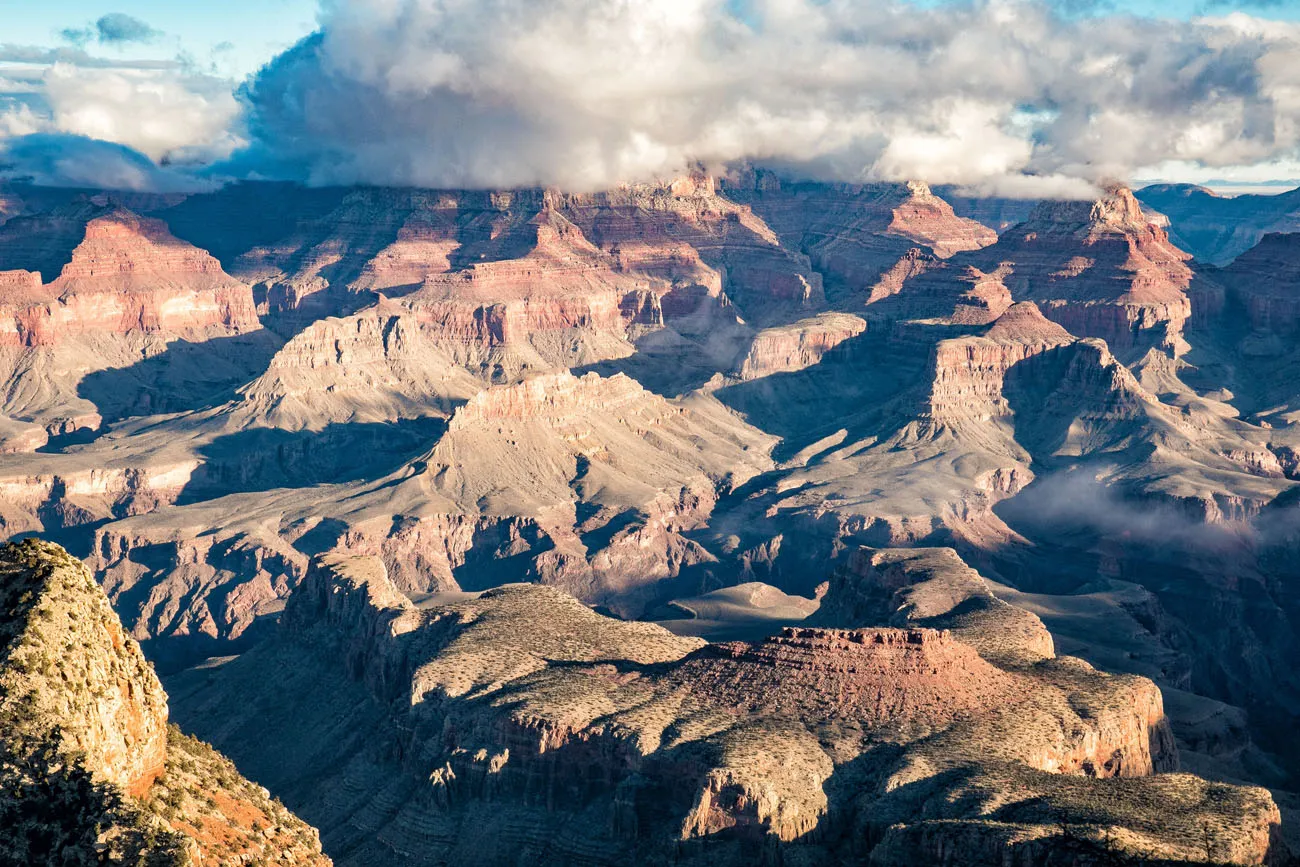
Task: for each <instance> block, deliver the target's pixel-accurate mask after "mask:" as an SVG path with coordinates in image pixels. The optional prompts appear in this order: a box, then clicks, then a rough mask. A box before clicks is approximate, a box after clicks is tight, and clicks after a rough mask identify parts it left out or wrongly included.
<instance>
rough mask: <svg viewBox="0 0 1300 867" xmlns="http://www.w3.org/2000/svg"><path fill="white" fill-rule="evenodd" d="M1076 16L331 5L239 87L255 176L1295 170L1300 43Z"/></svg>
mask: <svg viewBox="0 0 1300 867" xmlns="http://www.w3.org/2000/svg"><path fill="white" fill-rule="evenodd" d="M1087 5H1093V4H1087ZM1059 6H1060V3H1059V2H1058V3H1046V2H1038V0H971V2H962V3H957V4H955V5H952V4H950V5H944V6H941V7H936V8H931V9H920V8H917V7H915V6H912V5H910V4H905V3H901V2H893V0H883V2H882V0H752V2H749V3H746V4H744V10H745V11H744V14H742V15H737V14H735V9H736V4H735V3H734V2H730V0H661V2H655V3H633V2H628V0H551V2H547V3H536V2H533V0H328V2H327V3H326V4H325V6H324V8H323V11H322V16H321V29H320V31H319V32H318V33H317V34H316V35H314V36H312V37H311V38H309V39H307V40H304V41H303V42H302V43H300V44H299V45H297V46H296V47H294V48H293V49H291V50H289V51H288V52H286V53H284V54H282V55H281V56H279V57H278V58H276V59H275V60H274V61H273V62H272V63H271V64H270V65H268V66H267V67H266V68H265V69H264V70H262V72H261V73H260V74H259V75H258V76H256V78H255V79H254V80H253V81H251V82H250V83H249V84H248V85H247V86H246V88H245V89H244V90H243V92H242V94H241V96H242V99H243V100H244V102H245V104H246V106H247V117H246V119H247V123H248V129H249V132H250V134H251V135H250V138H251V141H252V145H251V146H250V148H249V149H248V151H246V152H245V153H243V154H242V155H241V160H240V161H239V162H238V163H236V165H240V166H243V167H245V168H247V167H249V166H260V167H262V168H263V169H264V170H265V171H270V172H273V173H296V174H297V175H299V176H300V177H302V178H305V179H307V180H310V181H312V182H316V183H354V182H368V183H382V184H417V185H424V186H479V187H498V186H505V187H508V186H522V185H533V184H552V185H557V186H561V187H566V188H571V189H592V188H598V187H603V186H608V185H610V184H613V183H617V182H619V181H623V180H640V179H649V178H654V177H664V176H668V175H672V174H674V173H677V172H679V171H681V170H683V169H684V168H686V167H688V166H691V165H695V164H699V163H703V164H705V165H709V166H716V165H724V164H726V163H729V162H732V161H736V160H741V159H748V160H753V161H760V162H762V161H769V162H776V163H780V164H782V165H786V166H790V167H792V169H793V170H797V171H800V172H801V173H803V174H806V175H808V176H813V177H828V178H836V179H840V180H870V179H886V180H900V179H905V178H912V177H922V178H926V179H929V180H931V181H933V182H935V183H955V184H962V185H966V186H968V187H970V188H972V189H978V190H985V191H1000V192H1003V193H1007V192H1011V193H1014V194H1020V195H1045V194H1051V195H1062V194H1065V195H1086V194H1088V191H1090V190H1091V184H1090V183H1089V182H1092V181H1097V180H1100V179H1103V178H1105V179H1109V178H1126V177H1129V176H1130V175H1132V174H1133V173H1134V171H1135V170H1137V169H1140V168H1142V167H1145V166H1151V165H1156V164H1159V163H1164V162H1168V161H1170V160H1179V161H1184V162H1188V163H1193V164H1197V165H1207V166H1228V165H1234V164H1250V163H1257V162H1262V161H1267V160H1276V159H1282V158H1286V157H1289V156H1292V155H1295V154H1296V153H1297V146H1298V145H1300V131H1298V130H1297V128H1296V123H1297V121H1296V119H1297V118H1300V36H1297V35H1296V34H1295V33H1294V32H1292V31H1290V30H1285V29H1281V28H1276V29H1268V28H1262V27H1261V28H1256V30H1254V31H1251V30H1250V28H1249V27H1247V26H1245V22H1247V21H1254V20H1255V19H1247V18H1246V17H1245V16H1229V17H1228V18H1225V19H1201V20H1198V21H1195V22H1183V23H1178V22H1169V21H1159V22H1157V21H1153V20H1147V19H1141V18H1134V17H1129V16H1121V15H1092V16H1083V17H1075V16H1070V15H1062V14H1061V13H1060V11H1059V9H1058V8H1057V7H1059ZM1071 8H1072V9H1076V10H1077V9H1079V8H1082V7H1080V6H1079V5H1078V4H1077V3H1076V4H1073V5H1072V6H1071Z"/></svg>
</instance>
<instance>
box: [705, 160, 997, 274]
mask: <svg viewBox="0 0 1300 867" xmlns="http://www.w3.org/2000/svg"><path fill="white" fill-rule="evenodd" d="M725 189H726V192H727V194H728V195H731V196H733V197H735V198H736V199H737V201H740V202H744V203H747V204H749V205H750V206H751V207H752V208H753V209H754V211H755V213H757V214H759V215H760V216H762V217H763V219H764V220H766V221H767V223H768V224H769V225H771V226H772V228H773V230H774V231H776V232H777V234H778V235H779V236H780V237H781V239H782V241H783V242H784V243H785V244H786V245H787V246H789V247H790V248H791V249H796V250H800V251H803V252H805V253H807V255H808V256H809V257H810V258H811V260H812V262H813V265H814V266H815V267H816V268H817V270H818V271H820V272H821V273H822V274H823V275H824V276H825V277H826V279H827V281H829V285H830V287H831V288H832V291H833V294H837V295H839V294H847V295H851V296H858V297H860V296H862V295H864V294H866V293H869V292H870V291H871V287H872V286H874V285H875V284H876V283H877V282H878V281H879V280H880V279H881V277H882V275H885V274H886V273H887V272H888V271H889V269H890V268H892V267H894V265H895V263H897V262H899V260H901V259H903V258H904V257H906V256H907V255H908V253H909V251H910V250H912V249H914V248H920V249H922V250H925V251H928V252H930V253H932V254H933V255H935V256H938V257H940V258H947V257H948V256H951V255H953V254H954V253H958V252H962V251H965V250H978V249H980V248H981V247H986V246H988V245H990V244H992V243H994V242H995V241H996V240H997V233H996V232H994V231H992V230H991V229H988V228H986V227H984V226H982V225H980V224H979V223H977V222H975V221H974V220H967V219H963V218H961V217H958V216H957V215H956V214H954V213H953V210H952V207H951V206H949V205H948V203H947V202H945V201H944V200H943V199H941V198H939V197H938V196H936V195H934V193H932V192H931V191H930V188H929V187H928V186H926V185H925V184H924V183H921V182H916V181H914V182H911V183H908V184H878V185H868V186H861V185H849V184H839V185H832V184H799V183H789V182H782V181H781V180H779V179H778V178H776V177H775V176H774V175H772V174H771V173H769V172H765V171H762V170H759V171H749V172H745V173H742V174H741V175H740V176H739V177H738V178H736V179H734V180H731V181H729V182H727V183H726V186H725Z"/></svg>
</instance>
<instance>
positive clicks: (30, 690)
mask: <svg viewBox="0 0 1300 867" xmlns="http://www.w3.org/2000/svg"><path fill="white" fill-rule="evenodd" d="M0 639H2V641H3V645H2V647H0V653H3V657H2V658H0V744H3V747H0V751H2V752H3V762H0V783H2V785H0V857H2V858H3V860H5V861H6V863H25V864H39V863H51V864H53V863H69V862H70V861H74V860H80V861H84V862H86V863H90V862H94V863H101V864H103V863H107V864H137V863H144V862H145V861H146V860H147V862H148V863H150V864H154V863H157V864H177V865H180V864H189V863H208V861H209V859H211V860H212V862H213V863H247V862H248V861H250V860H252V859H258V858H262V859H265V858H271V859H275V860H277V861H278V862H280V863H286V864H317V865H326V864H328V863H329V860H328V859H327V858H325V857H324V856H323V855H322V854H321V852H320V844H319V841H318V839H317V836H316V832H315V831H314V830H313V829H311V828H309V827H307V826H306V825H304V824H303V823H302V822H301V821H300V820H298V819H297V818H296V817H294V816H293V815H292V814H291V813H289V812H288V811H287V810H286V809H284V807H283V806H282V805H279V804H278V803H274V802H272V801H271V799H270V797H269V795H267V794H265V791H264V790H261V789H259V788H258V787H256V786H254V785H252V784H251V783H249V782H248V781H246V780H244V779H243V778H242V777H240V776H239V774H238V772H236V771H235V770H234V768H233V767H232V766H231V765H230V764H229V762H227V761H226V760H225V759H223V758H222V757H220V756H219V755H217V754H216V753H214V752H213V751H212V749H211V748H210V747H208V746H207V745H206V744H202V743H201V742H198V741H194V740H193V739H188V738H186V737H185V736H183V735H181V734H180V733H179V732H177V731H175V729H169V728H168V724H167V696H166V695H165V694H164V693H163V690H162V686H161V684H159V682H158V678H157V677H155V676H154V673H153V669H152V668H151V667H150V666H149V663H148V662H146V661H145V658H144V656H143V654H141V652H140V648H139V645H137V644H136V643H135V642H134V641H133V640H132V639H131V638H129V637H128V636H127V635H126V633H125V632H124V631H123V630H122V627H121V624H120V623H119V622H118V620H117V617H116V615H115V614H114V613H113V610H112V609H111V608H110V607H109V605H108V601H107V600H106V599H105V598H104V596H103V594H102V592H101V591H100V590H99V588H98V587H96V586H95V582H94V579H93V578H92V577H91V575H90V573H89V572H88V571H87V570H86V568H85V567H84V566H82V565H81V564H80V563H78V562H77V561H76V560H74V559H72V558H71V557H69V556H68V555H67V554H66V553H65V552H64V551H63V550H62V549H61V548H59V547H57V546H55V545H50V544H45V543H41V542H37V541H34V540H29V541H26V542H22V543H19V544H16V545H8V546H6V547H5V548H3V549H0Z"/></svg>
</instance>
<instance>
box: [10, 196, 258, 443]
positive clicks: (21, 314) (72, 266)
mask: <svg viewBox="0 0 1300 867" xmlns="http://www.w3.org/2000/svg"><path fill="white" fill-rule="evenodd" d="M84 208H90V209H91V211H90V213H80V214H79V218H78V219H71V218H67V219H66V220H65V221H64V222H66V223H67V224H68V225H70V226H72V227H78V228H79V232H80V235H79V240H78V242H77V244H76V246H75V247H74V248H72V249H71V251H70V252H69V253H68V260H67V262H66V263H65V264H62V266H61V270H60V272H59V276H58V277H57V279H52V280H50V281H49V282H46V283H42V282H41V279H40V275H39V274H38V273H37V272H36V271H34V270H27V271H5V272H0V344H3V345H2V346H0V377H3V381H4V382H5V385H6V389H5V400H4V401H3V404H0V410H2V411H3V412H4V413H5V414H7V415H8V416H10V417H11V418H13V419H16V420H19V421H23V422H34V423H35V424H37V425H39V426H42V427H44V428H45V429H46V431H47V433H48V434H49V435H52V436H53V435H60V434H64V433H69V432H72V431H75V430H78V429H82V428H90V429H93V428H97V427H99V426H100V425H101V423H102V422H103V419H104V418H105V417H106V416H107V417H113V416H119V415H125V414H128V413H138V412H140V411H150V410H152V411H161V410H165V409H167V406H166V402H167V399H168V397H167V396H168V395H169V394H175V392H176V391H177V390H178V389H177V388H176V386H180V389H179V390H181V391H185V392H193V391H194V390H196V389H202V387H203V384H204V383H206V382H209V381H211V379H213V378H215V379H216V380H217V381H218V382H228V381H229V378H238V377H241V376H247V372H248V371H249V370H250V362H251V363H253V364H255V363H256V357H257V355H259V354H262V351H264V349H265V344H266V342H267V339H268V338H266V337H265V336H264V335H261V334H260V333H258V332H259V329H260V327H261V326H260V323H259V322H258V320H257V315H256V310H255V308H254V304H253V297H252V294H251V292H250V291H249V288H248V287H247V286H246V285H244V284H242V283H240V282H238V281H237V280H234V279H233V278H231V277H230V276H229V275H227V274H225V272H223V271H222V270H221V266H220V264H219V263H218V262H217V260H216V259H214V258H213V257H212V256H210V255H209V254H208V253H206V252H205V251H203V250H199V249H197V248H195V247H193V246H191V245H189V244H186V243H184V242H182V241H179V240H177V239H176V238H175V237H173V236H172V235H171V234H170V233H169V232H168V231H167V228H166V226H165V225H164V224H163V223H161V222H160V221H157V220H153V219H146V218H142V217H139V216H137V215H136V214H134V213H132V212H130V211H127V210H125V209H122V208H110V207H98V206H95V205H93V204H87V205H85V206H84ZM82 218H84V219H82ZM33 219H36V218H33ZM60 225H63V223H60ZM42 228H44V229H48V227H44V226H43V224H40V223H38V225H37V226H36V227H35V228H32V229H31V230H30V231H29V232H28V234H29V235H31V238H30V239H28V237H27V235H23V234H19V233H17V230H14V229H12V222H11V224H8V225H6V226H5V227H4V228H3V230H2V233H0V261H2V260H4V259H5V258H7V257H9V256H10V255H12V254H13V251H12V250H9V251H6V250H5V249H4V247H5V244H4V241H5V240H6V239H8V240H11V241H12V240H14V238H17V240H24V239H27V240H31V241H33V242H37V241H45V240H48V239H47V238H46V235H45V234H44V233H43V232H42V231H40V230H41V229H42ZM56 246H57V245H56ZM52 255H53V256H54V258H53V259H48V258H46V259H43V260H42V256H37V257H36V259H37V260H38V262H40V261H44V262H45V263H47V264H48V262H49V261H61V259H60V258H59V256H58V254H57V253H55V254H52ZM14 258H16V259H20V260H21V259H23V258H24V257H23V256H15V257H14ZM221 339H226V340H229V341H232V345H230V346H220V348H219V349H217V350H216V352H214V353H205V352H203V351H202V349H200V348H198V347H202V346H204V345H205V344H207V342H208V341H216V342H215V343H213V344H211V345H213V346H219V345H220V344H221ZM173 342H177V343H178V345H181V346H184V347H188V348H189V353H188V354H189V355H191V356H202V360H201V361H200V362H199V364H200V365H201V366H202V367H203V368H204V369H203V370H201V371H194V370H192V369H187V368H188V367H189V364H187V363H186V362H187V361H188V359H186V358H184V355H185V352H183V351H182V350H180V349H176V350H174V351H175V352H176V354H177V355H179V356H182V358H179V359H177V360H176V361H175V362H173V364H171V365H169V366H168V367H169V368H170V369H166V370H164V369H162V368H163V365H161V364H159V365H157V366H158V368H159V370H157V372H156V374H153V375H146V376H145V377H143V378H142V381H141V382H139V383H136V382H132V381H131V380H132V379H133V377H131V376H130V375H129V374H128V375H118V376H116V377H114V376H113V375H112V374H103V373H102V372H103V371H107V370H113V369H125V368H131V367H133V366H137V365H141V364H142V360H148V359H150V358H152V357H158V356H161V355H163V354H165V353H167V352H168V351H169V348H170V347H169V344H171V343H173ZM244 356H249V357H247V358H245V357H244ZM214 362H215V363H214ZM190 364H193V362H190ZM97 373H98V374H100V375H101V377H103V378H106V379H108V380H114V379H115V380H116V381H114V382H113V384H112V385H111V386H110V385H106V386H101V387H100V388H98V389H95V388H93V387H92V388H91V389H89V391H91V392H106V393H105V394H103V396H102V398H100V397H99V394H98V393H96V394H95V395H94V397H96V398H99V399H98V401H97V402H96V401H95V400H91V399H87V394H86V393H87V391H88V389H87V388H86V385H85V383H86V381H87V378H88V377H90V378H91V379H92V380H93V378H94V376H95V375H96V374H97ZM155 375H156V377H157V378H156V379H155V378H153V377H154V376H155ZM173 377H174V378H175V379H178V380H180V381H181V382H180V383H176V384H175V385H173V382H171V381H169V378H173ZM208 387H209V388H211V387H212V386H210V385H209V386H208ZM177 399H179V400H181V401H188V400H192V399H193V395H192V393H186V394H183V395H182V396H178V398H177ZM159 404H161V405H159Z"/></svg>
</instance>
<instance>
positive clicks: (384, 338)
mask: <svg viewBox="0 0 1300 867" xmlns="http://www.w3.org/2000/svg"><path fill="white" fill-rule="evenodd" d="M444 342H445V336H443V335H441V334H439V332H438V331H437V330H436V329H435V328H430V327H426V324H425V323H423V322H421V320H420V318H419V317H417V316H416V315H415V314H414V313H412V311H411V310H410V309H409V308H406V307H404V306H401V305H399V304H396V303H393V302H388V301H381V302H380V303H379V304H377V305H375V306H374V307H371V308H367V309H366V310H364V311H362V312H360V313H356V314H353V315H352V316H349V317H346V318H333V317H331V318H327V319H322V320H320V321H317V322H314V323H312V324H311V325H309V326H308V327H307V328H304V329H303V330H302V331H301V332H299V333H298V334H297V335H295V336H294V337H293V338H292V339H291V340H289V342H288V343H286V344H285V345H284V346H283V347H282V348H281V349H280V350H279V352H277V353H276V354H275V356H274V357H273V358H272V359H271V362H270V364H269V365H268V367H267V369H266V372H265V373H263V374H262V375H261V376H259V377H258V378H257V379H255V380H254V381H253V382H251V383H248V384H247V385H245V386H243V387H241V388H240V389H239V392H238V393H239V396H240V398H241V400H239V401H238V402H237V403H236V404H235V405H233V406H231V407H230V410H229V416H230V423H233V424H238V425H239V426H251V425H256V426H268V427H275V428H279V429H282V430H301V429H313V430H319V429H321V428H323V427H325V426H327V425H330V424H343V423H354V424H355V423H373V422H380V421H389V422H391V421H397V420H399V419H410V418H420V417H426V416H434V417H445V416H447V415H450V413H451V411H452V409H453V408H454V407H455V406H456V405H457V404H459V403H461V402H463V401H465V400H467V399H468V398H469V397H470V396H471V395H473V394H474V393H475V392H477V391H478V390H479V389H480V388H482V387H483V385H484V383H483V381H482V380H481V379H478V378H476V377H474V376H473V375H471V374H470V373H469V372H468V371H467V370H466V369H465V368H464V367H463V366H462V365H461V364H459V363H457V361H456V360H455V359H454V358H453V357H452V354H451V353H449V352H447V351H445V350H444V348H443V346H444Z"/></svg>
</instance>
